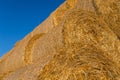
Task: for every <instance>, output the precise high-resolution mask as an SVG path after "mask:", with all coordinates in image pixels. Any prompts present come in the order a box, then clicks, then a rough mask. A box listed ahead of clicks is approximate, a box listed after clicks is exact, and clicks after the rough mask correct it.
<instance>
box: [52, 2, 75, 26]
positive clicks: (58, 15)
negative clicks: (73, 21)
mask: <svg viewBox="0 0 120 80" xmlns="http://www.w3.org/2000/svg"><path fill="white" fill-rule="evenodd" d="M75 1H76V0H67V1H66V2H65V3H64V4H62V5H61V6H60V7H59V8H58V9H57V10H56V11H55V12H54V13H53V14H52V16H53V19H54V26H57V25H58V24H59V23H60V22H61V21H62V19H63V18H64V16H65V14H66V13H67V12H68V11H69V10H71V9H72V8H74V6H75Z"/></svg>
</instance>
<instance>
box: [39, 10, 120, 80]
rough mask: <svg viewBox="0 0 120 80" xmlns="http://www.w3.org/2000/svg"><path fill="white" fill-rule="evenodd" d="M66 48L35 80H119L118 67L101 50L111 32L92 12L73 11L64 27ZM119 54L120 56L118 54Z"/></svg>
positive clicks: (108, 39)
mask: <svg viewBox="0 0 120 80" xmlns="http://www.w3.org/2000/svg"><path fill="white" fill-rule="evenodd" d="M63 27H64V28H63V36H64V39H65V46H64V47H63V49H62V50H61V51H58V52H59V54H57V55H55V56H54V58H53V59H52V60H51V61H50V62H49V63H48V64H47V65H46V66H45V67H44V68H43V69H42V71H40V75H39V77H38V80H119V79H120V65H119V64H117V61H114V59H113V58H114V56H113V54H109V53H108V52H109V50H108V52H105V51H104V49H102V47H101V46H102V45H107V47H106V49H107V48H110V47H109V44H111V42H109V44H108V43H106V42H105V43H104V44H102V43H103V42H104V41H106V40H107V41H110V38H109V36H114V35H112V32H111V31H110V30H109V27H108V26H107V25H106V24H105V23H104V21H103V22H101V18H100V19H99V17H98V16H97V15H96V14H95V13H92V12H88V11H82V10H75V11H73V12H71V13H70V14H69V15H68V16H67V18H66V20H65V23H64V25H63ZM117 54H119V53H117Z"/></svg>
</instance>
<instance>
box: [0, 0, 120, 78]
mask: <svg viewBox="0 0 120 80" xmlns="http://www.w3.org/2000/svg"><path fill="white" fill-rule="evenodd" d="M0 80H120V0H67V1H65V2H64V3H63V4H62V5H61V6H60V7H59V8H57V10H55V11H54V12H53V13H52V14H51V15H50V17H48V19H47V20H45V21H44V22H43V23H42V24H41V25H39V26H38V27H37V28H36V29H35V30H34V31H33V32H31V33H30V34H28V35H27V36H26V37H25V38H24V39H23V40H21V41H20V42H18V43H17V44H16V45H15V47H14V48H13V50H11V51H10V52H9V53H7V54H6V55H5V56H3V57H2V58H1V61H0Z"/></svg>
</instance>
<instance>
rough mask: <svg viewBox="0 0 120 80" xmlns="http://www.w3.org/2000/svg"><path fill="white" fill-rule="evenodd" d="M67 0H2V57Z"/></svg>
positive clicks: (0, 42)
mask: <svg viewBox="0 0 120 80" xmlns="http://www.w3.org/2000/svg"><path fill="white" fill-rule="evenodd" d="M64 1H65V0H0V57H1V56H2V55H3V54H5V53H7V52H8V51H9V50H11V49H12V48H13V46H14V44H15V43H16V42H17V41H19V40H21V39H22V38H23V37H24V36H25V35H27V34H28V33H29V32H31V31H32V30H33V29H34V28H35V27H36V26H37V25H39V24H40V23H41V22H43V21H44V20H45V19H46V18H47V17H48V16H49V15H50V13H51V12H52V11H54V10H55V9H56V8H57V7H58V6H59V5H60V4H61V3H63V2H64Z"/></svg>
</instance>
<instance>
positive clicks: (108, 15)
mask: <svg viewBox="0 0 120 80" xmlns="http://www.w3.org/2000/svg"><path fill="white" fill-rule="evenodd" d="M94 1H95V4H96V7H97V9H98V10H97V11H98V13H99V14H100V16H101V17H103V18H104V20H105V21H106V23H107V24H108V25H109V27H110V28H111V29H112V30H113V31H114V33H115V34H117V36H118V37H119V38H120V0H94Z"/></svg>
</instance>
